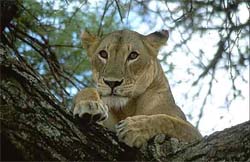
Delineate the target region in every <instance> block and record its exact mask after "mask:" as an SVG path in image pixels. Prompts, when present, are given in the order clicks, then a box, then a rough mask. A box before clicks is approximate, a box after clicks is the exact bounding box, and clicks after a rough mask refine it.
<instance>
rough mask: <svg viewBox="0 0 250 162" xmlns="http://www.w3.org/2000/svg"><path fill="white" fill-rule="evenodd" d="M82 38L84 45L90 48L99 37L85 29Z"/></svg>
mask: <svg viewBox="0 0 250 162" xmlns="http://www.w3.org/2000/svg"><path fill="white" fill-rule="evenodd" d="M81 39H82V45H83V47H84V48H85V49H87V50H88V49H89V47H90V46H91V45H92V44H94V43H95V42H96V41H97V40H98V37H97V36H95V35H93V34H91V33H90V32H89V31H87V30H85V31H83V32H82V34H81Z"/></svg>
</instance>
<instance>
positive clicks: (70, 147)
mask: <svg viewBox="0 0 250 162" xmlns="http://www.w3.org/2000/svg"><path fill="white" fill-rule="evenodd" d="M0 56H1V59H0V61H1V64H0V70H1V71H0V72H1V73H0V74H1V84H0V85H1V87H0V93H1V98H0V102H1V117H0V121H1V160H4V161H5V160H19V161H20V160H35V161H38V160H39V161H40V160H46V161H52V160H53V161H55V160H56V161H75V160H79V161H250V158H249V155H250V122H249V121H248V122H245V123H243V124H240V125H238V126H234V127H232V128H229V129H225V130H224V131H221V132H216V133H214V134H212V135H210V136H208V137H204V138H203V139H202V140H201V141H196V142H193V143H189V144H187V143H183V142H179V141H178V140H176V139H173V138H168V137H166V136H165V135H158V136H156V137H155V138H153V139H151V140H150V141H149V142H148V144H145V145H144V146H143V147H142V148H141V149H135V148H130V147H128V146H126V145H125V144H123V143H120V142H118V139H117V138H116V136H115V135H114V133H112V132H109V131H108V130H106V129H104V128H102V127H101V126H99V125H95V124H93V125H90V124H87V123H83V122H82V121H81V120H80V119H74V118H73V117H72V115H71V113H70V112H69V111H68V108H66V107H63V106H62V105H60V102H59V101H58V100H57V99H56V98H55V97H54V96H53V95H52V94H51V92H50V91H49V89H48V88H47V87H46V85H45V84H44V82H43V80H42V79H41V77H40V76H39V75H38V74H36V73H35V72H34V71H32V70H30V69H29V68H27V67H26V66H25V65H23V64H22V63H21V62H19V61H18V60H16V59H13V58H11V57H10V55H7V54H6V53H4V50H3V49H0Z"/></svg>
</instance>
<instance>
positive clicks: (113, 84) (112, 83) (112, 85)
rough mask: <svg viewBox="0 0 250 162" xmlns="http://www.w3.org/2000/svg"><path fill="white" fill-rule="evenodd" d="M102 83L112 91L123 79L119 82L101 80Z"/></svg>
mask: <svg viewBox="0 0 250 162" xmlns="http://www.w3.org/2000/svg"><path fill="white" fill-rule="evenodd" d="M103 81H104V83H105V84H107V85H108V86H109V87H110V88H111V89H114V88H115V87H117V86H119V85H121V84H122V82H123V79H122V80H121V81H109V80H105V79H103Z"/></svg>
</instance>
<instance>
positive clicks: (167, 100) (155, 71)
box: [73, 30, 202, 147]
mask: <svg viewBox="0 0 250 162" xmlns="http://www.w3.org/2000/svg"><path fill="white" fill-rule="evenodd" d="M168 37H169V33H168V31H167V30H162V31H157V32H154V33H151V34H149V35H141V34H139V33H137V32H134V31H130V30H119V31H114V32H112V33H110V34H107V35H106V36H104V37H97V36H95V35H93V34H91V33H89V32H86V31H85V32H83V34H82V43H83V47H84V48H85V49H86V50H87V55H88V57H89V59H90V61H91V65H92V72H93V80H94V82H95V83H96V85H97V88H85V89H83V90H81V91H80V92H78V93H77V95H76V96H75V97H74V104H73V105H74V106H73V114H74V116H79V117H80V118H87V117H88V120H89V122H97V123H99V124H102V125H103V126H104V127H106V128H108V129H110V130H111V131H114V132H116V134H117V136H118V139H119V141H121V142H124V143H125V144H127V145H129V146H131V147H141V146H142V145H143V144H145V143H146V142H147V141H148V140H149V139H151V138H152V137H154V136H155V135H157V134H165V135H167V136H169V137H173V138H177V139H178V140H180V141H185V142H190V141H193V140H197V139H200V138H201V137H202V136H201V134H200V133H199V131H198V130H197V129H196V128H195V127H193V126H192V125H191V124H190V123H189V122H188V121H187V120H186V117H185V115H184V113H183V112H182V111H181V109H180V108H179V107H178V106H177V105H176V104H175V101H174V98H173V95H172V93H171V90H170V86H169V83H168V80H167V78H166V76H165V74H164V72H163V69H162V67H161V65H160V63H159V62H158V60H157V54H158V52H159V49H160V47H161V46H163V45H164V44H165V43H166V41H167V39H168Z"/></svg>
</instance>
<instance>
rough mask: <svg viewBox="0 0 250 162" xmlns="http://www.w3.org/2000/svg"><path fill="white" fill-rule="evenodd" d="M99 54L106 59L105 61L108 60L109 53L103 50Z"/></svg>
mask: <svg viewBox="0 0 250 162" xmlns="http://www.w3.org/2000/svg"><path fill="white" fill-rule="evenodd" d="M98 54H99V56H100V57H101V58H104V59H107V58H108V53H107V52H106V51H104V50H101V51H100V52H99V53H98Z"/></svg>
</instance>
